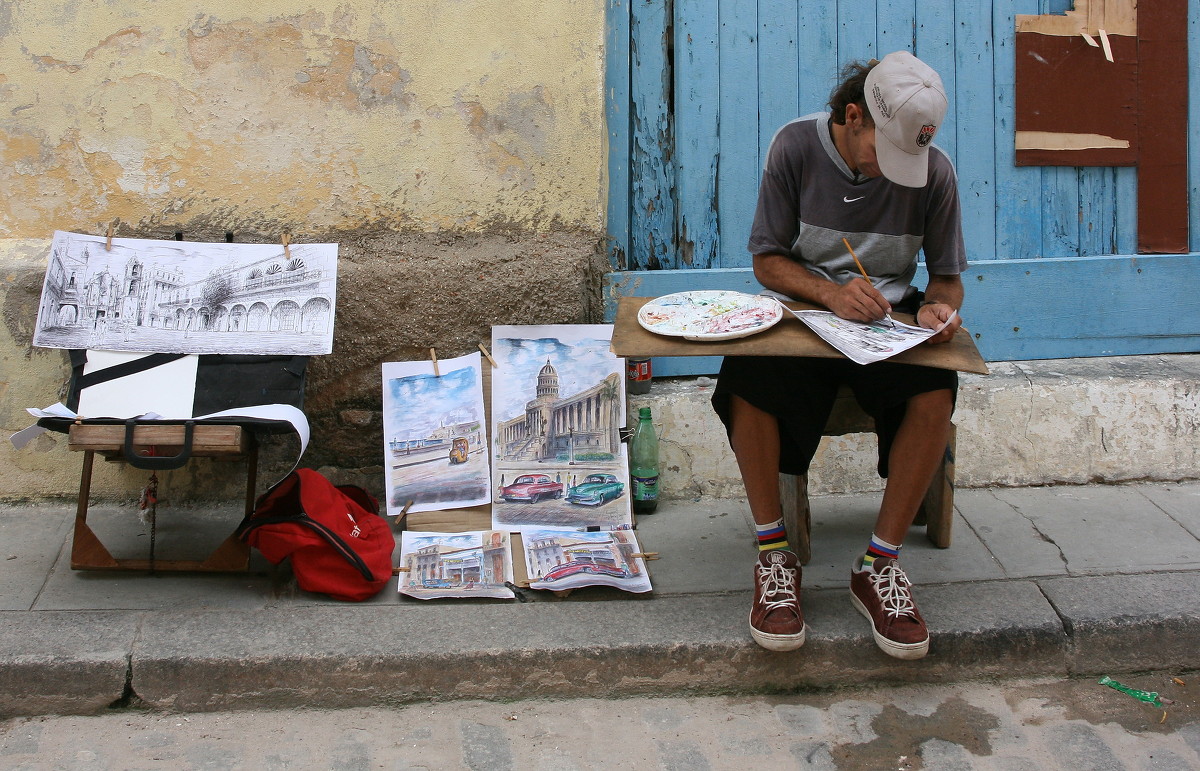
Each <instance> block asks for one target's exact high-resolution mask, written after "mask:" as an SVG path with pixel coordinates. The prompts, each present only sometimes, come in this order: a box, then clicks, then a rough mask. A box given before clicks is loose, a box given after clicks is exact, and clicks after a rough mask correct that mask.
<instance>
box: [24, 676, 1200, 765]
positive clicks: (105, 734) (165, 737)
mask: <svg viewBox="0 0 1200 771" xmlns="http://www.w3.org/2000/svg"><path fill="white" fill-rule="evenodd" d="M1121 679H1122V682H1124V683H1125V684H1127V685H1129V686H1131V687H1137V688H1141V689H1144V690H1157V691H1159V692H1160V693H1161V695H1162V697H1163V698H1164V699H1169V700H1170V702H1169V703H1168V702H1167V701H1164V703H1163V708H1161V709H1160V708H1155V707H1153V706H1150V705H1148V704H1145V703H1143V702H1141V701H1139V700H1137V699H1136V698H1134V697H1131V696H1129V695H1126V694H1125V693H1121V692H1118V691H1116V690H1112V689H1110V688H1106V687H1103V686H1101V685H1098V684H1097V682H1096V680H1095V679H1093V678H1088V679H1083V680H1071V681H1063V680H1046V681H1030V680H1026V681H1011V682H1004V683H1000V684H994V683H964V684H957V685H944V686H924V685H920V686H902V687H895V688H863V689H853V690H847V689H842V690H837V691H831V692H827V693H817V694H801V695H793V696H749V697H692V698H663V699H651V698H634V699H621V700H588V699H583V700H562V701H548V700H528V701H518V702H510V703H499V702H496V703H492V702H478V701H474V702H460V703H432V704H415V705H410V706H406V707H401V708H396V709H353V710H342V711H317V710H303V711H300V710H297V711H286V712H267V711H257V712H236V713H234V712H223V713H204V714H164V713H148V712H140V711H132V710H123V711H115V712H112V713H110V714H106V715H102V716H97V717H40V718H28V719H18V720H11V721H8V722H6V723H4V724H3V725H2V727H0V766H2V767H3V768H5V769H22V770H29V771H33V770H35V769H100V768H107V769H120V768H125V769H132V768H150V769H154V768H170V769H285V768H295V769H343V770H345V771H352V770H357V769H363V770H365V769H407V768H429V769H460V768H467V769H488V770H489V771H499V770H502V769H545V770H546V771H551V770H554V771H563V770H565V769H590V768H629V769H633V768H638V769H645V768H657V769H678V770H680V771H683V770H684V769H686V770H687V771H697V770H701V769H745V768H759V769H795V768H800V769H825V770H827V771H837V770H841V771H851V770H855V771H857V770H858V769H872V770H874V769H894V770H895V771H915V770H916V769H972V770H973V769H981V770H982V769H997V770H1003V771H1019V770H1025V769H1028V771H1035V770H1040V769H1070V770H1071V771H1080V770H1082V769H1111V770H1120V769H1130V770H1131V771H1132V770H1134V769H1136V770H1138V771H1141V770H1143V769H1147V770H1148V769H1170V770H1172V771H1186V770H1187V769H1195V768H1197V767H1200V710H1197V707H1196V693H1197V691H1200V679H1198V678H1197V677H1195V676H1190V677H1189V676H1187V675H1182V676H1181V675H1175V674H1153V675H1146V674H1143V675H1135V676H1127V677H1123V678H1121ZM1179 683H1183V685H1180V684H1179Z"/></svg>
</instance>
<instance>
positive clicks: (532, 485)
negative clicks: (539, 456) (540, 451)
mask: <svg viewBox="0 0 1200 771" xmlns="http://www.w3.org/2000/svg"><path fill="white" fill-rule="evenodd" d="M562 495H563V486H562V483H561V482H555V481H554V480H552V479H551V478H550V477H548V476H546V475H545V474H522V475H521V476H519V477H517V478H516V479H514V480H513V483H512V484H511V485H506V486H504V487H501V488H500V497H501V498H503V499H504V500H506V501H508V502H509V503H513V502H515V501H528V502H529V503H537V502H538V501H540V500H542V499H543V498H561V497H562Z"/></svg>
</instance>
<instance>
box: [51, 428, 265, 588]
mask: <svg viewBox="0 0 1200 771" xmlns="http://www.w3.org/2000/svg"><path fill="white" fill-rule="evenodd" d="M184 430H185V426H182V425H177V424H157V425H156V424H146V425H139V426H137V427H136V428H135V429H134V434H133V447H134V450H135V451H136V452H138V453H139V454H144V453H147V451H149V450H150V448H153V453H154V455H158V456H171V455H178V454H179V452H180V450H181V449H182V448H183V445H184ZM67 447H68V449H71V450H82V451H83V473H82V475H81V476H80V479H79V501H78V506H77V508H76V511H75V534H74V539H73V541H72V544H71V568H72V569H73V570H165V571H184V570H190V571H203V572H233V571H244V570H246V569H247V568H248V567H249V566H250V547H249V546H248V545H246V544H245V543H243V542H242V541H241V539H239V538H238V537H237V536H236V535H234V534H231V535H230V536H229V537H228V538H226V539H225V540H224V541H223V542H222V543H221V544H220V545H219V546H218V547H217V548H216V549H215V550H214V551H213V552H212V554H210V555H209V556H208V557H207V558H206V559H204V560H160V559H155V560H148V559H116V558H114V557H113V556H112V554H110V553H109V551H108V549H107V548H106V547H105V546H104V544H103V543H101V542H100V539H99V538H98V537H96V534H95V533H94V532H93V531H92V529H91V528H90V527H88V524H87V510H88V495H89V492H90V490H91V486H92V462H93V460H94V459H95V455H96V453H100V454H101V455H102V456H103V457H104V458H105V460H109V461H116V462H120V461H121V460H123V458H124V455H123V450H124V448H125V426H124V425H122V424H99V423H92V424H88V423H76V424H75V425H72V426H71V427H70V431H69V434H68V440H67ZM191 456H192V457H209V458H225V459H228V460H241V459H245V460H246V514H247V515H248V514H250V512H252V511H253V510H254V487H255V484H256V482H257V477H258V441H257V440H256V439H255V437H254V434H253V433H252V432H251V431H248V430H244V429H243V428H242V427H241V426H230V425H206V424H197V425H195V426H194V428H193V433H192V451H191Z"/></svg>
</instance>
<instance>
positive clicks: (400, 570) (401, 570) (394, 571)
mask: <svg viewBox="0 0 1200 771" xmlns="http://www.w3.org/2000/svg"><path fill="white" fill-rule="evenodd" d="M407 572H409V570H408V568H392V575H394V576H398V575H400V574H401V573H407Z"/></svg>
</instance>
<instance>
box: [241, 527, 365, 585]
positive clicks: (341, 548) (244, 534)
mask: <svg viewBox="0 0 1200 771" xmlns="http://www.w3.org/2000/svg"><path fill="white" fill-rule="evenodd" d="M281 524H294V525H302V526H304V527H307V528H308V529H309V530H312V531H313V532H314V533H316V534H317V535H319V536H321V537H322V538H323V539H325V541H326V542H327V543H328V544H329V545H330V546H332V547H333V550H334V551H336V552H337V553H338V554H340V555H342V557H343V558H344V559H345V560H346V561H347V562H349V563H350V565H351V566H352V567H353V568H354V569H355V570H357V571H358V572H359V573H362V577H363V578H364V579H366V580H367V581H374V580H375V575H374V574H373V573H371V568H370V567H368V566H367V563H366V562H365V561H364V560H363V558H362V557H360V556H358V552H356V551H354V549H351V548H350V547H349V545H347V544H346V542H345V541H343V540H342V537H341V536H340V535H338V534H337V533H335V532H333V531H332V530H330V529H329V528H328V527H326V526H325V525H322V524H321V523H320V522H318V521H316V520H315V519H313V518H312V517H310V516H308V515H307V514H305V513H304V512H300V513H299V514H292V515H287V514H285V515H282V516H276V517H254V518H252V519H251V518H248V519H244V520H242V524H241V525H238V529H237V536H238V538H241V539H242V540H243V541H245V540H246V539H247V538H248V537H249V535H250V531H251V530H255V529H257V528H260V527H262V526H264V525H281Z"/></svg>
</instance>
